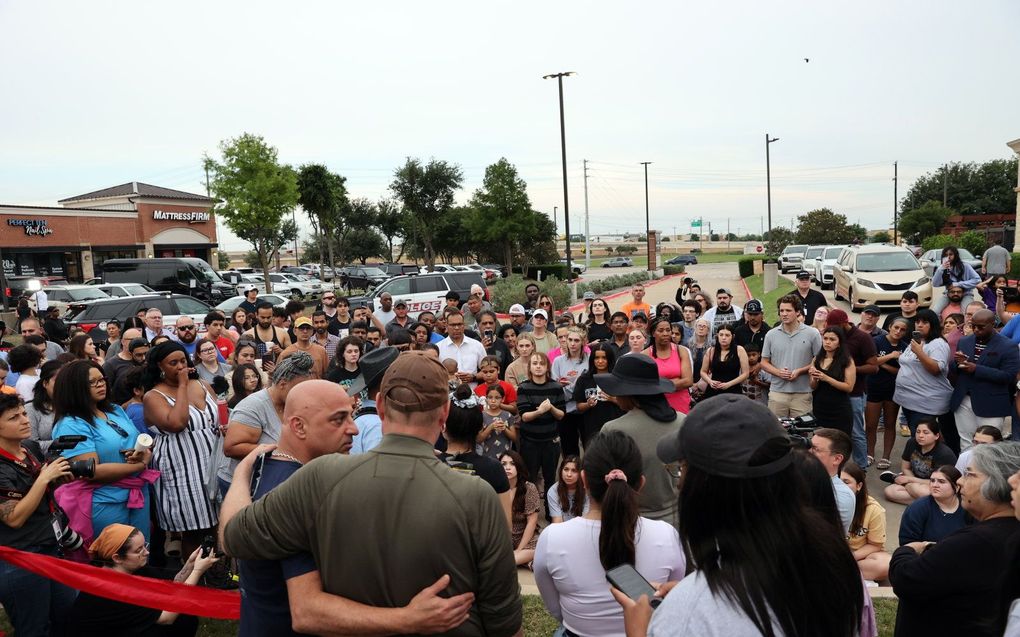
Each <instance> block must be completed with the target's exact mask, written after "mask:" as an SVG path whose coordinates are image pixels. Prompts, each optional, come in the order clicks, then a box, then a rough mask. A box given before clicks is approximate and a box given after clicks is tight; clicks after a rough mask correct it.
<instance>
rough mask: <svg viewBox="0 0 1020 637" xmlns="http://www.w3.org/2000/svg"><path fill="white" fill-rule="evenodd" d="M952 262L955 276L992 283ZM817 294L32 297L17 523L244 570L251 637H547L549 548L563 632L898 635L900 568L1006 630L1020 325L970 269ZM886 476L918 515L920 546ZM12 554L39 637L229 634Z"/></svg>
mask: <svg viewBox="0 0 1020 637" xmlns="http://www.w3.org/2000/svg"><path fill="white" fill-rule="evenodd" d="M947 251H948V252H947V266H946V269H947V270H948V271H949V275H947V276H948V277H949V278H950V279H951V280H950V281H949V283H953V284H955V283H958V282H960V281H957V280H956V279H953V278H952V277H954V276H957V275H959V277H962V282H965V283H970V281H969V279H967V278H966V277H967V275H968V273H967V272H966V271H961V272H957V271H956V270H955V269H954V268H953V261H952V255H953V254H955V251H953V250H952V249H951V248H950V249H947ZM796 283H797V288H796V290H795V291H794V292H792V293H790V294H788V295H786V296H784V297H782V298H780V299H779V301H778V303H777V306H776V310H777V315H778V317H779V322H778V323H777V324H776V325H774V326H770V325H769V324H768V323H767V322H766V321H765V320H764V310H765V308H764V307H763V305H762V303H761V302H760V301H759V300H756V299H752V300H750V301H748V302H747V303H745V304H744V305H743V306H742V307H738V306H737V305H735V304H734V303H733V294H732V293H731V291H730V290H728V289H725V288H720V289H718V290H716V292H715V294H714V295H709V294H707V293H706V292H704V291H702V290H701V289H700V286H698V284H697V282H695V281H693V280H691V279H685V280H684V281H683V282H682V283H681V285H680V286H679V287H678V289H677V292H676V299H675V300H676V304H673V303H660V304H658V305H657V306H656V307H654V308H653V307H652V306H651V305H650V304H648V303H647V302H645V300H644V297H645V288H644V286H643V285H640V284H638V285H635V286H633V288H632V289H631V290H630V291H629V296H630V299H629V300H627V302H625V303H623V304H621V305H620V306H619V309H616V310H614V309H613V306H614V305H615V303H613V302H612V301H611V300H610V299H606V298H601V297H597V296H596V295H594V294H591V293H587V294H585V296H584V299H583V305H582V308H581V311H580V313H575V311H571V310H570V309H565V310H559V311H557V309H556V308H555V305H554V303H553V300H552V298H551V297H550V296H549V295H546V294H543V293H542V289H541V287H540V285H539V284H537V283H531V284H529V285H528V286H527V287H526V288H525V296H524V298H522V299H520V302H519V303H515V304H513V305H512V306H510V307H509V312H508V315H507V317H506V318H505V320H503V321H501V320H500V318H499V317H498V316H497V315H496V314H495V312H493V310H492V308H491V306H489V304H488V302H487V300H486V299H485V296H484V293H483V291H482V290H480V289H479V290H477V291H475V290H473V291H472V294H471V295H470V296H469V297H468V298H467V299H463V300H462V299H461V298H459V296H458V295H456V293H451V294H450V295H448V296H447V299H446V303H445V306H444V307H443V309H442V310H441V311H437V312H422V313H420V314H419V315H418V316H417V317H413V318H412V317H411V316H410V313H409V311H408V305H407V302H406V301H404V300H403V299H399V298H397V299H394V298H392V297H389V296H388V295H383V296H384V297H385V298H381V299H380V301H381V303H380V305H381V308H380V309H373V308H370V307H355V308H352V307H351V304H350V302H349V301H348V300H347V299H346V298H344V297H340V296H337V295H336V293H335V292H331V291H327V292H326V293H325V294H324V295H323V297H322V302H321V304H320V306H319V307H316V308H314V310H313V311H311V312H308V313H307V314H308V315H307V316H306V311H305V308H304V307H303V306H301V304H287V305H286V306H284V307H273V306H272V305H270V304H268V303H265V302H264V301H261V300H260V299H259V298H258V293H257V290H254V289H251V290H247V291H246V294H245V296H246V298H245V301H244V302H243V303H242V304H241V305H240V306H239V307H238V308H237V310H235V311H234V312H232V313H231V314H230V316H229V317H228V316H225V315H223V314H221V313H219V312H215V311H214V312H211V313H210V314H208V315H207V316H205V317H204V320H203V321H202V323H203V325H204V332H202V333H200V332H199V329H198V327H199V326H197V325H196V323H195V321H194V320H193V319H192V318H191V317H188V316H182V317H180V318H178V319H177V320H176V322H175V324H174V325H173V326H172V327H170V326H166V325H163V316H162V314H161V313H160V312H159V310H158V309H156V308H149V309H147V310H144V311H142V312H139V315H138V316H132V317H125V318H123V319H122V320H121V321H111V322H110V323H108V324H107V326H106V332H107V338H106V339H98V338H96V337H95V336H94V335H89V334H84V333H74V330H67V329H66V328H65V329H64V331H61V330H60V326H59V325H57V323H59V317H50V318H48V319H47V321H46V322H45V323H42V322H40V321H39V320H38V319H36V318H34V317H32V316H26V317H24V318H22V319H21V321H20V329H21V334H22V336H23V340H24V343H23V344H21V345H18V346H16V347H12V348H11V349H10V351H8V352H6V353H5V355H4V356H0V359H2V361H3V363H4V364H5V365H6V366H7V368H8V369H7V374H6V378H5V380H4V385H5V387H6V389H5V391H3V392H2V393H0V487H2V488H3V492H2V493H0V522H2V524H0V544H3V545H5V546H10V547H13V548H17V549H20V550H24V551H29V552H36V553H40V554H46V555H63V556H64V557H66V558H67V559H78V560H81V561H89V560H91V561H92V562H93V563H95V564H98V565H102V566H104V567H106V568H110V569H113V570H117V571H120V572H122V573H139V574H149V575H153V576H156V577H164V578H167V579H176V580H177V581H180V582H185V583H188V584H202V585H207V586H216V587H221V588H230V587H232V586H236V585H237V584H234V580H235V578H234V577H232V576H233V575H234V574H237V576H238V577H237V578H236V579H238V580H239V585H240V587H241V589H242V593H243V594H242V604H241V609H242V611H241V618H242V619H241V625H240V634H241V635H258V634H274V635H277V634H283V635H286V634H298V633H323V632H325V633H343V634H357V633H362V632H371V633H373V634H381V633H405V632H419V633H420V632H442V631H446V630H452V629H454V628H457V631H458V634H490V635H514V634H516V633H518V632H519V630H520V626H521V613H522V607H521V600H520V595H519V589H518V586H517V576H516V568H530V569H533V570H534V572H535V580H536V583H537V584H538V588H539V591H540V592H541V594H542V598H543V600H544V602H545V604H546V607H547V609H548V610H549V612H550V613H551V614H552V615H553V616H554V617H555V618H556V619H557V620H559V621H560V622H561V631H562V634H564V635H620V634H624V633H626V634H628V635H637V634H642V635H643V634H658V635H665V634H728V635H729V634H734V635H738V634H759V633H760V634H765V635H784V634H785V635H817V634H826V635H848V636H850V635H873V634H876V633H875V627H874V613H873V611H872V609H871V606H870V597H869V596H868V595H867V593H866V586H867V585H868V583H870V582H881V583H891V585H892V586H893V587H894V589H895V591H896V593H897V595H898V596H899V598H900V610H899V614H898V619H897V626H898V628H897V631H898V633H899V634H904V635H910V634H920V631H921V630H924V629H927V630H928V631H932V630H935V629H936V628H938V630H943V629H944V628H945V627H946V626H953V627H954V632H956V633H960V634H968V635H984V634H988V635H991V634H995V633H994V631H995V630H998V631H1000V632H1001V630H1003V629H1005V626H1006V623H1007V621H1008V620H1009V619H1010V618H1012V615H1010V612H1011V609H1010V607H1009V604H1010V603H1011V602H1012V600H1013V599H1014V598H1016V597H1020V582H1018V585H1017V586H1015V587H1014V586H1013V583H1012V578H1007V577H1006V570H1005V569H1003V567H1002V565H1003V564H1009V563H1011V560H1015V559H1016V554H1015V550H1020V545H1018V546H1017V547H1014V546H1013V545H1014V541H1020V535H1018V533H1017V531H1018V530H1020V522H1018V521H1017V518H1016V517H1015V516H1014V511H1013V508H1012V506H1011V504H1010V488H1009V485H1008V484H1007V480H1008V479H1011V478H1010V477H1011V476H1013V475H1014V474H1017V477H1016V478H1015V479H1014V481H1015V482H1018V483H1020V474H1018V471H1020V443H1015V442H1012V441H1009V440H1004V439H1003V438H1004V432H1006V431H1008V430H1009V429H1010V427H1009V424H1010V422H1011V421H1012V419H1013V418H1016V405H1015V401H1014V396H1015V395H1016V391H1015V389H1014V388H1015V387H1016V384H1017V379H1018V374H1020V355H1018V349H1017V342H1015V341H1014V340H1013V339H1012V337H1011V336H1010V335H1009V334H1011V332H1010V327H1011V326H1014V327H1013V329H1015V330H1017V331H1018V332H1020V328H1017V327H1015V326H1016V325H1017V323H1016V322H1017V321H1020V317H1017V318H1013V317H1011V316H1009V315H1008V313H1007V312H1006V310H1005V309H1004V308H1003V307H992V308H989V307H986V306H985V303H984V301H978V300H975V301H970V302H969V304H967V305H963V304H964V303H965V300H964V299H963V298H958V297H959V295H958V294H957V290H956V289H955V288H953V289H947V290H946V295H945V303H944V304H940V305H942V307H941V308H940V312H939V313H936V311H934V310H931V309H924V308H919V307H918V303H917V297H916V295H914V294H913V293H912V292H910V291H907V292H904V293H903V295H902V299H901V301H900V304H899V307H898V308H897V309H896V310H895V311H893V312H891V313H888V315H887V316H886V319H885V322H884V326H883V327H880V326H879V323H880V319H881V318H882V315H883V312H882V311H881V309H880V308H878V307H876V306H869V307H867V308H865V309H864V311H863V312H862V314H861V321H860V323H859V324H857V325H855V324H853V323H852V322H851V321H850V319H849V316H848V315H847V313H846V312H844V311H843V310H841V309H838V308H830V307H828V306H827V302H826V300H825V298H824V296H822V295H820V294H819V293H818V292H816V291H814V290H812V289H811V281H810V275H808V273H806V272H800V273H798V274H797V276H796ZM988 285H989V286H990V289H993V290H995V289H1000V290H1001V288H999V287H998V283H997V280H996V279H995V278H994V277H993V278H991V279H989V281H988ZM947 287H950V286H947ZM972 287H973V286H972ZM965 289H969V288H965ZM993 295H994V296H995V298H996V299H997V301H998V305H1000V306H1001V304H1002V302H1001V299H1002V294H1001V293H998V294H997V295H996V294H995V293H994V292H993ZM819 299H820V300H819ZM1003 323H1004V325H1003ZM1003 327H1004V328H1005V329H1003ZM51 334H56V336H51ZM51 339H56V340H51ZM1018 339H1020V336H1018ZM65 349H66V351H65ZM0 367H2V366H0ZM791 426H792V427H794V428H795V429H796V430H797V431H801V430H803V429H806V430H809V431H811V432H812V435H809V436H807V438H806V439H802V438H800V437H799V436H791V435H789V434H788V433H787V430H786V429H785V427H791ZM879 431H881V432H882V433H883V436H882V443H883V447H882V452H881V453H878V440H877V438H878V435H877V434H878V432H879ZM901 431H902V432H903V433H905V435H906V436H907V437H908V438H909V439H908V440H907V441H906V444H905V448H904V450H903V453H902V454H901V457H900V462H899V463H898V464H897V466H895V467H893V466H892V448H893V446H894V443H895V441H896V435H897V433H900V432H901ZM869 470H876V471H880V472H882V473H881V476H880V477H881V479H882V480H884V481H885V482H887V483H889V484H888V486H887V487H886V488H885V490H884V493H883V494H881V496H879V497H881V498H884V499H885V500H886V501H887V502H894V503H899V504H904V505H908V506H907V509H906V511H905V513H904V515H903V521H902V523H901V525H900V533H899V538H898V539H899V544H900V548H898V549H897V550H895V551H892V552H890V551H888V550H887V548H886V528H887V523H886V511H885V508H884V507H883V505H882V503H881V502H880V500H879V498H876V497H875V496H876V495H878V494H869V491H868V483H867V479H866V477H867V472H868V471H869ZM1016 486H1017V487H1018V489H1020V484H1017V485H1016ZM270 491H272V492H273V494H272V495H270V496H269V497H266V496H267V495H268V494H269V493H270ZM1014 501H1015V503H1016V505H1017V514H1018V515H1020V499H1016V498H1014ZM735 502H741V503H743V504H742V505H741V506H739V507H735V506H733V504H734V503H735ZM57 512H59V514H58V513H57ZM54 529H56V531H57V532H54ZM70 537H80V538H81V539H80V545H78V544H76V543H75V542H74V541H72V540H71V539H69V538H70ZM437 538H443V540H442V541H441V542H440V541H439V540H437ZM216 540H218V542H217V541H216ZM210 542H212V544H216V545H217V546H218V548H217V549H214V550H211V551H209V550H205V549H206V548H208V546H209V545H210ZM370 546H380V547H381V546H385V547H386V548H385V550H378V551H377V550H365V548H364V547H370ZM350 547H362V548H360V549H357V550H350ZM86 549H87V550H86ZM150 549H151V550H152V558H153V559H152V564H148V562H149V556H150ZM221 550H222V551H224V552H225V554H226V555H228V556H229V559H228V558H224V557H223V556H224V553H221V552H220V551H221ZM147 564H148V565H147ZM626 565H629V566H630V567H633V569H635V570H636V571H637V574H638V575H640V577H643V578H644V579H645V580H647V581H648V582H653V583H656V584H660V583H663V582H665V584H662V585H661V586H658V585H657V586H656V587H654V588H653V589H650V590H653V591H654V597H655V598H656V599H658V600H659V601H661V604H658V609H657V610H655V611H654V613H653V612H652V605H651V604H650V603H649V600H648V599H647V597H641V596H633V597H632V596H629V595H628V591H620V590H618V589H616V588H613V587H610V586H609V584H608V583H607V582H606V579H605V573H606V572H607V571H610V570H613V569H618V568H621V567H623V566H626ZM0 570H2V571H3V575H4V578H5V582H4V583H0V603H2V604H3V605H4V608H5V610H6V611H7V613H8V616H9V617H10V618H11V621H12V623H13V624H14V626H15V629H16V630H17V631H19V634H63V631H64V629H65V627H66V625H67V623H68V621H69V618H73V621H74V622H75V624H76V625H77V626H79V627H87V629H88V630H89V631H94V632H95V633H100V632H104V631H105V632H106V633H114V634H117V632H118V630H120V629H121V628H122V627H123V626H126V625H128V623H129V622H141V623H144V624H145V625H146V626H150V625H151V626H153V627H162V628H158V629H157V628H154V630H163V631H171V632H168V633H167V634H180V635H189V634H194V631H195V628H196V623H195V622H194V618H188V617H179V616H176V615H174V614H173V613H167V612H163V613H160V612H158V611H156V612H149V611H148V610H146V609H141V608H138V607H134V606H132V605H130V604H126V603H121V602H113V601H111V600H103V599H102V598H101V597H96V596H92V595H76V594H75V591H73V590H71V589H69V588H67V587H65V586H63V585H60V584H57V583H55V582H51V581H49V580H47V579H45V578H43V577H40V576H36V575H32V574H31V573H28V572H26V571H22V570H21V569H18V568H16V567H13V566H9V565H2V566H0ZM811 572H824V573H826V582H827V587H825V589H824V590H822V589H820V588H819V587H817V586H815V585H814V584H813V583H812V580H811V578H810V577H808V576H807V574H808V573H811ZM961 573H963V574H965V576H963V577H961ZM395 574H399V577H395V576H394V575H395ZM940 576H941V577H940ZM947 580H952V582H949V581H947ZM6 582H11V584H7V583H6ZM933 601H936V603H935V604H933V603H932V602H933ZM939 601H941V602H942V603H938V602H939ZM804 608H811V609H812V611H811V612H803V609H804ZM978 608H981V609H984V610H983V611H977V610H976V609H978ZM143 611H144V612H143ZM1013 614H1014V615H1017V617H1016V618H1015V619H1014V621H1015V622H1020V611H1013ZM82 630H84V629H82ZM22 631H24V632H22ZM936 632H938V631H936ZM76 634H92V633H83V632H78V633H76ZM161 634H162V633H161Z"/></svg>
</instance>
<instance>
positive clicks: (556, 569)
mask: <svg viewBox="0 0 1020 637" xmlns="http://www.w3.org/2000/svg"><path fill="white" fill-rule="evenodd" d="M601 530H602V522H601V521H600V520H588V519H586V518H574V519H573V520H570V521H569V522H564V523H562V524H552V525H550V526H547V527H546V528H545V530H543V531H542V535H540V536H539V537H538V547H537V548H536V550H535V583H536V584H537V585H538V590H539V592H540V593H541V594H542V600H543V601H544V602H545V607H546V608H547V609H548V610H549V613H550V614H551V615H552V616H553V617H555V618H556V619H558V620H560V621H562V622H563V624H564V625H565V626H566V627H567V628H569V629H570V630H571V631H572V632H574V633H576V634H578V635H592V636H598V635H623V634H624V633H625V631H624V626H623V609H622V608H621V607H620V605H619V604H618V603H617V602H616V600H615V599H614V598H613V594H612V593H611V592H610V591H609V587H610V585H609V582H608V581H607V580H606V570H605V569H604V568H603V567H602V563H601V562H600V561H599V532H600V531H601ZM636 538H637V545H636V547H635V557H636V559H635V562H636V564H635V568H637V571H638V572H639V573H641V575H642V576H644V578H645V579H646V580H648V581H649V582H652V583H653V585H654V583H662V582H666V581H670V580H678V579H680V578H682V577H683V576H684V571H685V567H686V562H685V560H684V554H683V550H682V549H681V548H680V536H679V535H678V534H677V532H676V529H675V528H673V526H671V525H670V524H669V523H667V522H660V521H656V520H649V519H648V518H638V523H637V534H636ZM689 634H691V635H694V634H697V633H689Z"/></svg>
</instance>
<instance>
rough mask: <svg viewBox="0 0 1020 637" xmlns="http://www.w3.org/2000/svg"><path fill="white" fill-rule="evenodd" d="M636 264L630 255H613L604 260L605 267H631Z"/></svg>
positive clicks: (603, 265)
mask: <svg viewBox="0 0 1020 637" xmlns="http://www.w3.org/2000/svg"><path fill="white" fill-rule="evenodd" d="M633 265H634V261H633V260H632V259H631V258H630V257H612V258H610V259H606V260H605V261H603V262H602V267H603V268H629V267H632V266H633Z"/></svg>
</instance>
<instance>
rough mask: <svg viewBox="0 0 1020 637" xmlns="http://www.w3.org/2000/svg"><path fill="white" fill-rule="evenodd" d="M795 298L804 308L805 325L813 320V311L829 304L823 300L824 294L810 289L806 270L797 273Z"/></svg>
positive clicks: (808, 275)
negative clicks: (798, 298) (797, 298)
mask: <svg viewBox="0 0 1020 637" xmlns="http://www.w3.org/2000/svg"><path fill="white" fill-rule="evenodd" d="M797 296H799V297H800V302H801V304H802V305H803V306H804V317H805V319H806V321H805V322H807V323H810V322H811V321H813V320H815V311H816V310H817V309H818V308H820V307H825V306H826V305H828V304H829V302H828V301H826V300H825V295H824V294H822V293H821V292H819V291H818V290H812V289H811V274H810V273H809V272H808V271H807V270H801V271H800V272H798V273H797Z"/></svg>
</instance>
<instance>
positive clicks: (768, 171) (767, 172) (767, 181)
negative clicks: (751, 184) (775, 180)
mask: <svg viewBox="0 0 1020 637" xmlns="http://www.w3.org/2000/svg"><path fill="white" fill-rule="evenodd" d="M778 141H779V138H778V137H773V138H771V139H769V134H768V133H765V193H766V194H765V196H766V198H767V200H768V207H769V241H771V240H772V172H771V168H770V166H769V163H770V162H769V144H771V143H772V142H778Z"/></svg>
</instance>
